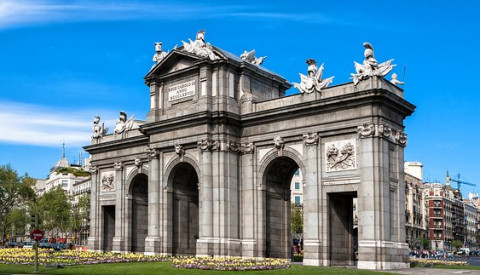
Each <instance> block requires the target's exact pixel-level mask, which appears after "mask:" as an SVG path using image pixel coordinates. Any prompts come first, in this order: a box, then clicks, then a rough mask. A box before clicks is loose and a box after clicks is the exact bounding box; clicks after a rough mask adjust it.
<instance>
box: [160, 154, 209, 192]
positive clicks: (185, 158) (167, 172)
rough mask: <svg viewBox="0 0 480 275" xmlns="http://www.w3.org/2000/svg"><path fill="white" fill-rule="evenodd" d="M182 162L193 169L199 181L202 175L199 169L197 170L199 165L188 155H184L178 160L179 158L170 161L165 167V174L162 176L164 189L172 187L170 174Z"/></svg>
mask: <svg viewBox="0 0 480 275" xmlns="http://www.w3.org/2000/svg"><path fill="white" fill-rule="evenodd" d="M182 162H185V163H188V164H190V165H191V166H192V167H193V169H195V172H196V173H197V175H198V178H199V179H200V178H201V177H202V173H201V172H200V168H199V164H198V162H197V161H195V159H194V158H193V157H192V156H191V155H189V154H185V155H184V156H183V157H182V158H180V157H179V156H177V157H175V158H173V159H171V160H170V162H169V163H168V164H167V165H166V167H167V168H166V169H165V172H164V174H163V182H165V183H166V185H165V186H164V188H169V189H170V188H172V187H173V186H171V185H172V182H171V177H170V176H171V174H172V171H173V169H174V168H175V167H176V166H177V165H178V164H180V163H182ZM198 184H200V183H198Z"/></svg>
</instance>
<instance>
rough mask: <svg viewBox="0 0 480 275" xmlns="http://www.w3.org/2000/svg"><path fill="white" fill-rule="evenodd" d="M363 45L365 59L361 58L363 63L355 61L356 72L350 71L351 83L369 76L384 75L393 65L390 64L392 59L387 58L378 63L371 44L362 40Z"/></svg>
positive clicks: (356, 82) (355, 83)
mask: <svg viewBox="0 0 480 275" xmlns="http://www.w3.org/2000/svg"><path fill="white" fill-rule="evenodd" d="M363 46H364V47H365V52H364V56H365V60H363V64H359V63H357V62H355V61H353V63H354V64H355V71H356V72H357V73H356V74H354V73H352V74H351V75H352V77H353V84H354V85H357V84H358V82H360V81H362V80H365V79H368V78H369V77H371V76H381V77H384V76H386V75H387V74H388V73H389V72H390V71H391V70H392V69H393V67H394V66H395V65H392V64H391V63H392V61H393V59H390V60H387V61H385V62H383V63H380V64H378V62H377V60H376V59H375V57H374V56H373V46H372V44H370V43H368V42H364V43H363Z"/></svg>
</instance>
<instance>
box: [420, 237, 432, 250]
mask: <svg viewBox="0 0 480 275" xmlns="http://www.w3.org/2000/svg"><path fill="white" fill-rule="evenodd" d="M420 244H421V245H422V247H423V249H428V248H429V246H430V241H429V240H428V239H425V238H421V239H420Z"/></svg>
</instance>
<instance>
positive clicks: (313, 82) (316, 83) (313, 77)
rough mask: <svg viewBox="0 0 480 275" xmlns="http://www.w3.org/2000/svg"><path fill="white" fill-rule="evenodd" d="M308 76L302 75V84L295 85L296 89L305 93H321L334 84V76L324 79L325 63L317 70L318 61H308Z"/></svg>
mask: <svg viewBox="0 0 480 275" xmlns="http://www.w3.org/2000/svg"><path fill="white" fill-rule="evenodd" d="M305 62H306V63H307V64H308V70H307V72H308V76H306V75H304V74H301V73H300V83H295V82H294V83H293V85H294V87H295V88H296V89H298V90H300V92H301V93H302V94H303V93H307V94H309V93H312V92H313V91H317V92H320V91H321V90H322V89H324V88H326V87H328V85H330V83H332V80H333V78H334V77H333V76H332V77H329V78H326V79H322V74H323V63H322V65H321V66H320V68H317V61H315V59H307V60H306V61H305Z"/></svg>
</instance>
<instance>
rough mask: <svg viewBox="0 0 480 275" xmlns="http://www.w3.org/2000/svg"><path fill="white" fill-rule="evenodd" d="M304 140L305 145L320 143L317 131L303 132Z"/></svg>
mask: <svg viewBox="0 0 480 275" xmlns="http://www.w3.org/2000/svg"><path fill="white" fill-rule="evenodd" d="M303 142H304V143H305V145H317V144H318V134H317V133H306V134H303Z"/></svg>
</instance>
